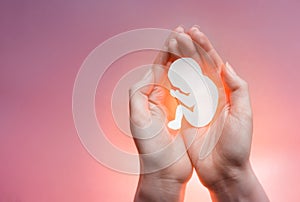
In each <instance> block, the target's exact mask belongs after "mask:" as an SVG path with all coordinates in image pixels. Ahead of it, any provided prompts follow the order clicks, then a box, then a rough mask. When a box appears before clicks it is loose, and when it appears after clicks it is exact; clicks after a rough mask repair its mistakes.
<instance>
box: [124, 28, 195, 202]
mask: <svg viewBox="0 0 300 202" xmlns="http://www.w3.org/2000/svg"><path fill="white" fill-rule="evenodd" d="M180 30H182V28H180V27H179V28H177V30H176V31H180ZM174 37H175V36H174V34H172V35H171V36H170V38H169V39H168V40H167V42H166V43H167V46H170V45H172V41H173V38H174ZM171 57H172V56H171V55H170V54H169V53H167V52H161V53H159V54H158V56H157V58H156V60H155V62H154V63H155V65H154V66H153V68H152V69H151V70H150V71H149V72H148V73H147V74H146V75H145V77H144V78H143V79H142V80H141V81H140V82H138V83H137V84H136V85H134V86H133V87H132V88H131V90H130V127H131V132H132V135H133V137H134V140H135V144H136V147H137V149H138V151H139V154H140V164H141V173H142V174H141V175H140V180H139V185H138V189H137V193H136V196H135V200H136V201H164V200H166V201H182V200H183V195H184V189H185V184H186V182H187V181H188V180H189V178H190V177H191V174H192V165H191V162H190V159H189V157H188V154H187V152H186V148H185V144H184V141H183V137H182V136H181V134H178V135H177V136H176V137H174V135H172V134H171V133H170V132H169V130H168V128H167V123H168V121H169V120H170V118H168V116H169V115H170V114H171V113H170V111H171V109H170V108H169V106H170V105H169V104H167V102H172V101H173V102H176V101H175V99H174V98H172V97H171V96H170V94H169V92H168V90H166V89H164V88H163V87H161V86H160V85H154V84H153V83H155V84H162V83H163V82H164V79H165V78H166V75H167V67H166V65H167V63H168V61H169V60H170V59H171ZM170 143H172V144H170ZM168 144H170V146H169V147H168V148H167V149H166V148H165V147H166V146H167V145H168ZM157 151H159V152H158V153H155V154H151V155H143V154H150V153H152V152H157ZM178 157H179V158H178ZM176 158H177V159H176ZM172 159H175V160H176V161H174V162H171V161H170V163H169V165H168V166H165V165H166V162H167V161H168V160H172ZM171 163H173V164H171ZM160 168H162V169H160Z"/></svg>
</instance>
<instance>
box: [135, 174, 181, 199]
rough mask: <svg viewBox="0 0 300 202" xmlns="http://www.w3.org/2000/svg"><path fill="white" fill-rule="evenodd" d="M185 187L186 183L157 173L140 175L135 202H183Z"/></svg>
mask: <svg viewBox="0 0 300 202" xmlns="http://www.w3.org/2000/svg"><path fill="white" fill-rule="evenodd" d="M185 186H186V183H182V182H179V181H178V180H175V179H169V178H164V176H161V175H159V174H157V173H154V174H143V175H140V179H139V183H138V187H137V192H136V195H135V200H134V201H136V202H140V201H183V198H184V193H185Z"/></svg>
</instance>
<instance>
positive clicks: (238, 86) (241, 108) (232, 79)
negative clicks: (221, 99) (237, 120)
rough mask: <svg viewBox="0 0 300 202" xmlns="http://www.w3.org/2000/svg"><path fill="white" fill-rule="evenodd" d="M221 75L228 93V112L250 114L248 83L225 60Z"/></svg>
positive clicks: (240, 114)
mask: <svg viewBox="0 0 300 202" xmlns="http://www.w3.org/2000/svg"><path fill="white" fill-rule="evenodd" d="M222 77H223V81H224V83H225V85H226V88H227V90H228V95H229V103H230V113H232V114H234V115H237V116H243V115H246V116H250V117H251V116H252V109H251V104H250V96H249V90H248V84H247V83H246V82H245V81H244V80H243V79H241V78H240V77H239V76H238V75H237V74H236V72H235V71H234V70H233V68H232V67H231V65H230V64H229V63H228V62H227V63H226V65H225V66H223V68H222Z"/></svg>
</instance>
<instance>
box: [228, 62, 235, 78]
mask: <svg viewBox="0 0 300 202" xmlns="http://www.w3.org/2000/svg"><path fill="white" fill-rule="evenodd" d="M225 65H226V69H227V70H228V72H229V73H230V74H231V75H233V76H235V75H236V72H235V71H234V70H233V68H232V66H231V65H230V64H229V63H228V62H226V64H225Z"/></svg>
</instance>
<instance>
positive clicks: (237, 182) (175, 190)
mask: <svg viewBox="0 0 300 202" xmlns="http://www.w3.org/2000/svg"><path fill="white" fill-rule="evenodd" d="M194 43H196V44H197V45H198V46H199V47H201V48H202V49H204V50H205V51H206V52H207V54H208V55H209V56H210V57H211V59H212V60H213V62H214V63H215V65H216V67H217V68H218V69H217V71H218V72H219V73H220V75H221V78H222V81H223V84H224V86H225V89H226V94H227V108H226V109H227V111H226V113H227V114H228V115H227V118H226V120H225V124H224V128H223V130H222V134H221V137H220V139H219V141H218V143H217V145H216V147H215V148H214V150H213V151H212V152H211V153H210V154H209V156H207V157H206V158H205V159H200V158H199V153H200V148H201V147H200V139H199V137H196V139H195V141H194V142H193V143H192V145H191V147H189V149H188V151H187V152H186V153H185V154H184V155H183V157H182V158H181V159H180V160H178V161H177V162H176V163H174V164H172V165H171V166H169V167H167V168H165V169H162V170H159V171H156V172H154V173H151V174H141V175H140V180H139V184H138V188H137V192H136V196H135V201H183V198H184V191H185V185H186V182H187V181H188V180H189V179H190V176H191V173H192V167H194V168H195V170H196V172H197V174H198V177H199V179H200V181H201V182H202V184H203V185H204V186H205V187H206V188H207V189H208V190H209V192H210V195H211V198H212V201H257V202H260V201H269V200H268V197H267V195H266V194H265V192H264V190H263V188H262V186H261V185H260V183H259V181H258V179H257V178H256V176H255V174H254V172H253V170H252V168H251V164H250V161H249V155H250V150H251V142H252V127H253V126H252V108H251V104H250V96H249V90H248V85H247V83H246V82H245V81H244V80H243V79H241V78H240V77H239V76H238V75H237V74H236V72H235V71H234V70H233V68H232V67H231V66H230V65H229V64H228V63H226V65H224V63H223V61H222V59H221V57H220V56H219V55H218V53H217V52H216V50H215V49H214V48H213V46H212V44H211V43H210V41H209V40H208V38H207V37H206V36H205V35H204V34H203V33H202V32H201V31H200V30H199V28H198V27H196V26H194V27H192V28H190V29H189V30H188V31H187V32H185V31H184V29H183V28H182V27H178V28H176V29H175V34H172V35H171V36H170V37H169V39H168V40H167V42H166V46H167V49H168V50H169V51H171V52H175V53H176V54H177V55H179V56H182V57H192V58H194V59H195V60H199V59H201V54H200V50H199V47H198V46H195V44H194ZM173 57H174V56H172V55H171V54H169V53H166V52H161V53H159V54H158V56H157V58H156V60H155V64H156V65H167V64H168V61H172V58H173ZM167 68H168V67H165V68H161V69H159V68H153V69H152V71H151V72H150V75H151V76H149V77H148V81H146V80H147V79H145V78H144V81H143V83H144V84H145V83H146V84H147V82H148V84H149V85H147V87H144V88H141V89H139V90H138V91H135V92H134V93H133V92H131V101H130V115H131V123H134V124H132V132H133V136H134V137H135V135H137V134H135V132H134V131H135V130H134V127H135V126H141V127H143V126H145V125H147V124H148V125H149V122H151V118H153V116H154V115H155V116H160V118H162V119H165V117H166V115H165V114H167V117H168V113H170V109H168V103H166V102H165V100H169V99H168V97H167V96H170V95H169V94H168V92H167V91H166V90H164V89H162V88H159V87H157V86H154V85H153V84H150V83H151V82H153V81H154V82H158V83H159V82H164V78H165V74H166V71H167ZM133 89H136V88H135V87H134V88H133ZM153 103H154V105H157V106H164V107H163V109H164V110H163V113H153V111H151V110H155V108H153V107H151V106H152V105H153ZM143 109H144V110H143ZM166 123H167V120H166ZM165 125H166V124H165ZM139 133H143V131H140V130H139ZM145 134H146V133H145ZM138 135H142V134H138ZM178 135H179V136H180V141H179V144H178V145H174V147H180V148H181V146H182V145H181V144H188V140H187V139H186V138H185V135H186V134H185V133H184V129H183V131H182V132H180V133H179V134H178ZM172 138H173V136H172V134H171V133H169V132H168V130H163V131H162V132H161V133H160V134H158V135H157V136H155V138H151V139H147V140H141V139H135V144H136V146H137V148H138V151H139V152H140V153H144V152H145V153H147V152H148V151H155V150H156V149H159V148H161V147H162V146H163V145H165V144H167V143H170V141H172ZM233 145H234V146H233ZM172 151H173V152H174V151H176V149H175V150H167V151H166V152H168V153H166V154H162V156H161V157H163V156H169V155H172V153H170V152H172ZM161 159H162V158H157V157H153V158H152V159H147V161H149V162H144V161H145V160H144V159H141V165H142V167H141V169H142V170H143V169H145V167H143V165H151V163H159V162H160V160H161Z"/></svg>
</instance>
